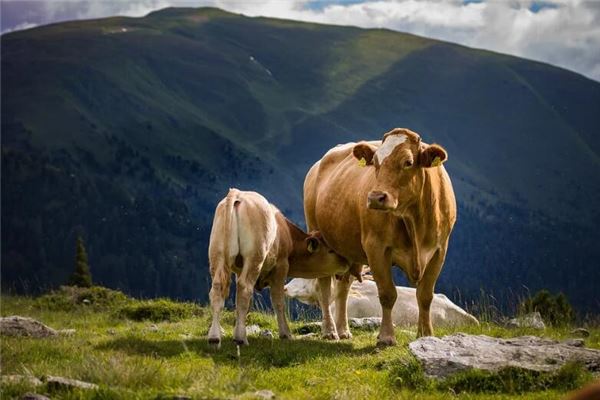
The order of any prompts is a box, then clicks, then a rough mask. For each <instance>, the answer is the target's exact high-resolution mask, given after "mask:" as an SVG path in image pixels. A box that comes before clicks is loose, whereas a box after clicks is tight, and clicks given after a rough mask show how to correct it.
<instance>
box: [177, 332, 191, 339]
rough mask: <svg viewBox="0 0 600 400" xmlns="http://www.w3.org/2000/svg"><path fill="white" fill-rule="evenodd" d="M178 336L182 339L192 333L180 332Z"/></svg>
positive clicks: (189, 336)
mask: <svg viewBox="0 0 600 400" xmlns="http://www.w3.org/2000/svg"><path fill="white" fill-rule="evenodd" d="M179 337H180V338H182V339H190V338H191V337H192V335H190V334H189V333H181V334H179Z"/></svg>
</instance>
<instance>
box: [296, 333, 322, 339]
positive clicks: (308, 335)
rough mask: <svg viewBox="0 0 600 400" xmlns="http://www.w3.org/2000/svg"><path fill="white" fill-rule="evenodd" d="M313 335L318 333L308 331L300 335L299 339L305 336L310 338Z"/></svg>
mask: <svg viewBox="0 0 600 400" xmlns="http://www.w3.org/2000/svg"><path fill="white" fill-rule="evenodd" d="M314 336H318V333H315V332H309V333H307V334H306V335H300V338H301V339H307V338H311V337H314Z"/></svg>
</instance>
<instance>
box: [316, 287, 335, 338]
mask: <svg viewBox="0 0 600 400" xmlns="http://www.w3.org/2000/svg"><path fill="white" fill-rule="evenodd" d="M331 279H332V277H331V276H328V277H325V278H319V303H321V312H322V313H323V323H322V325H321V335H322V336H323V339H327V340H338V339H339V337H338V334H337V330H336V328H335V323H334V322H333V317H332V315H331Z"/></svg>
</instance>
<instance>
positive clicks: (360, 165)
mask: <svg viewBox="0 0 600 400" xmlns="http://www.w3.org/2000/svg"><path fill="white" fill-rule="evenodd" d="M358 166H359V167H361V168H364V167H366V166H367V160H365V158H364V157H362V158H361V159H360V160H358Z"/></svg>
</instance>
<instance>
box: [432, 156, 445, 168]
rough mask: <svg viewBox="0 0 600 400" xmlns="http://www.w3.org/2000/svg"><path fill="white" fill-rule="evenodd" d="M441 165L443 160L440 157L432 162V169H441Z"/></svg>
mask: <svg viewBox="0 0 600 400" xmlns="http://www.w3.org/2000/svg"><path fill="white" fill-rule="evenodd" d="M440 165H442V160H441V159H440V158H439V157H436V158H434V159H433V161H432V162H431V166H432V167H439V166H440Z"/></svg>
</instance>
